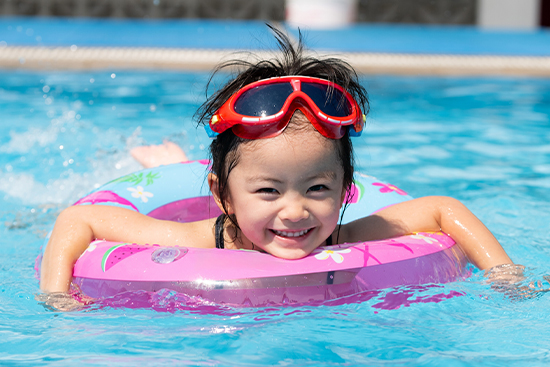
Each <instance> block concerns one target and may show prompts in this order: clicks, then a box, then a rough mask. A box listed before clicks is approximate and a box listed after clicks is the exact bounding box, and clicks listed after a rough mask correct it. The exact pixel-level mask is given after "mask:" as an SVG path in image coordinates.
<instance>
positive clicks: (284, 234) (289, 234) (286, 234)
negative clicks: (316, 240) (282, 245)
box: [271, 228, 313, 238]
mask: <svg viewBox="0 0 550 367" xmlns="http://www.w3.org/2000/svg"><path fill="white" fill-rule="evenodd" d="M312 229H313V228H309V229H304V230H303V231H299V232H287V231H277V230H276V229H272V230H271V232H273V233H275V234H276V235H277V236H280V237H288V238H293V237H300V236H303V235H306V234H308V233H309V232H310V231H311V230H312Z"/></svg>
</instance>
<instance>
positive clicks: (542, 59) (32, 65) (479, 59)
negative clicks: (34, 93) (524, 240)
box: [0, 46, 550, 77]
mask: <svg viewBox="0 0 550 367" xmlns="http://www.w3.org/2000/svg"><path fill="white" fill-rule="evenodd" d="M311 53H312V54H315V55H324V56H335V57H339V58H342V59H344V60H346V61H347V62H349V63H350V64H351V65H352V66H353V67H354V68H355V69H356V70H357V71H358V72H359V73H363V74H405V75H407V74H408V75H410V74H414V75H518V76H534V77H535V76H536V77H550V57H546V56H498V55H449V54H405V53H401V54H399V53H392V54H390V53H369V52H357V53H352V52H320V51H318V52H311ZM251 54H254V55H257V56H259V57H261V58H271V57H273V55H274V52H273V51H265V50H248V51H246V52H243V51H242V50H216V49H178V48H152V47H76V46H70V47H33V46H4V47H2V48H0V68H6V69H37V70H82V69H161V70H205V71H209V70H212V69H213V68H214V67H215V66H216V65H217V64H218V63H219V62H221V61H223V60H229V59H235V58H243V57H244V58H246V57H247V55H251Z"/></svg>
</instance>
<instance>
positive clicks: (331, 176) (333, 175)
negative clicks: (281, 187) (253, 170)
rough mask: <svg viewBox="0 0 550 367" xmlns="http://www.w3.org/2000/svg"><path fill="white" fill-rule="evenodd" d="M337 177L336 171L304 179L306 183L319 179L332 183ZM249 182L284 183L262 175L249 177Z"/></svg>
mask: <svg viewBox="0 0 550 367" xmlns="http://www.w3.org/2000/svg"><path fill="white" fill-rule="evenodd" d="M337 176H338V175H337V174H336V172H334V171H324V172H320V173H318V174H316V175H313V176H309V177H306V178H305V179H304V181H311V180H315V179H318V178H327V179H329V180H331V181H335V180H336V177H337ZM248 181H251V182H258V181H267V182H273V183H283V181H281V180H279V179H277V178H275V177H269V176H262V175H256V176H251V177H248Z"/></svg>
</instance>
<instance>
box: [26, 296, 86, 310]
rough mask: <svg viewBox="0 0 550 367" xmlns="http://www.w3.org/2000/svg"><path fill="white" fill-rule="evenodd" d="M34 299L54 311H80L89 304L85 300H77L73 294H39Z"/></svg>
mask: <svg viewBox="0 0 550 367" xmlns="http://www.w3.org/2000/svg"><path fill="white" fill-rule="evenodd" d="M34 298H35V299H36V300H37V301H38V302H42V303H43V304H44V305H45V306H46V307H48V308H50V309H52V310H54V311H78V310H81V309H82V308H84V306H85V305H86V304H88V302H86V301H85V300H84V299H82V300H77V299H75V298H74V297H73V295H72V294H70V293H63V292H55V293H39V294H37V295H35V297H34Z"/></svg>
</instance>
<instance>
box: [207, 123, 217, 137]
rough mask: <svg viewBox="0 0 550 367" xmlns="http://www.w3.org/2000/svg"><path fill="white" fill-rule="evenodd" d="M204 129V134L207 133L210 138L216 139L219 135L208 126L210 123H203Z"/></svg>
mask: <svg viewBox="0 0 550 367" xmlns="http://www.w3.org/2000/svg"><path fill="white" fill-rule="evenodd" d="M204 130H205V131H206V134H207V135H208V137H209V138H210V139H216V137H217V136H218V135H220V134H219V133H217V132H215V131H214V130H212V128H211V127H210V124H206V125H204Z"/></svg>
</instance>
